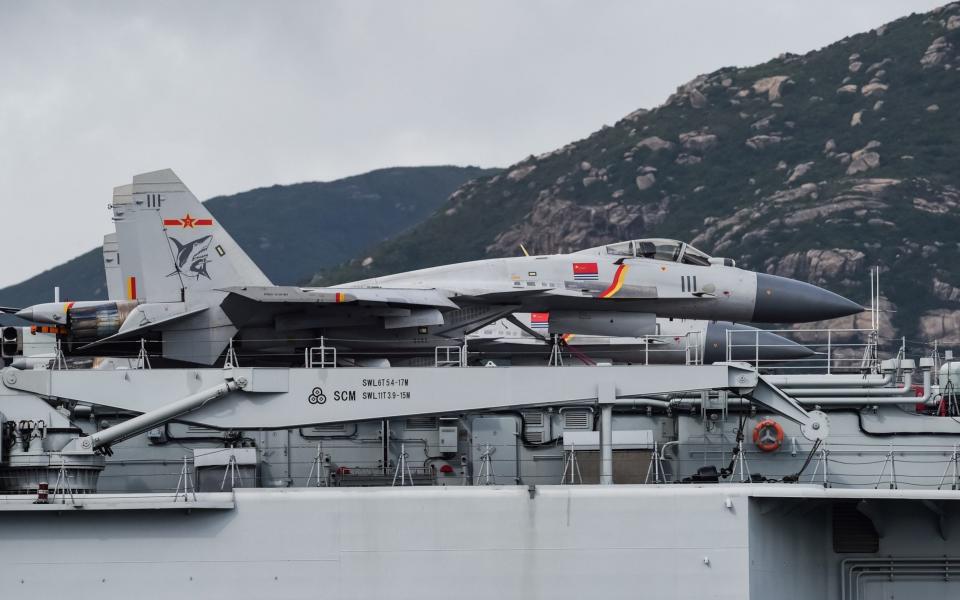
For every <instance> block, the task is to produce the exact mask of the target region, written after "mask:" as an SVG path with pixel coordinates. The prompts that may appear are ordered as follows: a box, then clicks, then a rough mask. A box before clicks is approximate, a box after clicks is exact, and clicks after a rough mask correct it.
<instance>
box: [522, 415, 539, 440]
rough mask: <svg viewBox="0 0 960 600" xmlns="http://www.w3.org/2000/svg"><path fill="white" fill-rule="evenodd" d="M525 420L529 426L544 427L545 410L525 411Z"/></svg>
mask: <svg viewBox="0 0 960 600" xmlns="http://www.w3.org/2000/svg"><path fill="white" fill-rule="evenodd" d="M523 422H524V423H525V424H526V426H527V428H528V429H529V428H530V427H543V412H542V411H539V410H538V411H531V412H524V413H523ZM527 437H529V436H527Z"/></svg>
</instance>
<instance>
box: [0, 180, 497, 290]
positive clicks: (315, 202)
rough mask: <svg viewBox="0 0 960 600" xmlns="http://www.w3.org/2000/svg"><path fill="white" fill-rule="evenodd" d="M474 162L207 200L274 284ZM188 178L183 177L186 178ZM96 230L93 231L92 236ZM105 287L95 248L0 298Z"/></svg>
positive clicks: (303, 271)
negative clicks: (54, 290)
mask: <svg viewBox="0 0 960 600" xmlns="http://www.w3.org/2000/svg"><path fill="white" fill-rule="evenodd" d="M495 172H496V171H495V170H491V169H487V170H484V169H479V168H476V167H412V168H393V169H381V170H378V171H372V172H370V173H365V174H363V175H357V176H355V177H347V178H345V179H339V180H336V181H331V182H312V183H298V184H295V185H274V186H272V187H266V188H260V189H255V190H250V191H249V192H243V193H241V194H234V195H232V196H218V197H216V198H212V199H210V200H208V201H207V203H206V204H207V207H208V208H209V209H210V212H211V213H213V215H214V216H215V217H216V218H218V219H220V221H221V222H222V223H223V225H224V226H225V227H226V228H227V230H228V231H229V232H230V234H231V235H232V236H233V237H234V238H235V239H236V240H237V243H239V244H240V246H242V247H243V249H244V250H246V251H247V252H248V253H249V254H250V256H251V257H252V258H253V259H254V261H256V262H257V264H258V265H260V268H262V269H263V271H264V272H265V273H266V274H267V275H268V276H269V277H270V278H271V279H272V280H273V281H274V282H275V283H278V284H296V283H303V282H304V281H305V280H308V279H309V278H310V277H311V275H312V274H313V273H314V271H315V270H316V269H317V268H318V267H325V266H328V265H336V264H338V263H340V262H342V261H344V260H348V259H350V258H352V257H354V256H356V255H357V254H358V253H359V252H360V251H361V250H362V249H364V248H365V247H367V246H369V245H371V244H374V243H376V242H379V241H382V240H385V239H388V238H390V237H392V236H394V235H396V234H398V233H399V232H401V231H403V230H404V229H406V228H408V227H410V226H412V225H415V224H416V223H419V222H421V221H422V220H423V219H424V218H426V217H427V216H428V215H430V214H431V213H433V212H434V211H435V210H436V209H437V207H438V206H440V205H441V204H442V203H443V202H444V201H445V200H446V199H447V197H448V196H449V195H450V193H451V192H452V191H454V190H455V189H457V187H458V186H460V185H461V184H463V183H464V182H465V181H467V180H469V179H472V178H474V177H480V176H484V175H489V174H492V173H495ZM188 185H189V182H188ZM96 238H97V235H94V234H91V238H90V241H91V243H93V242H95V241H96ZM55 285H59V286H60V288H61V292H62V297H63V298H64V299H71V300H78V299H100V298H105V297H106V294H107V291H106V290H107V288H106V281H105V279H104V274H103V262H102V258H101V250H100V248H99V247H98V248H96V249H95V250H91V251H90V252H87V253H86V254H83V255H81V256H78V257H77V258H75V259H73V260H71V261H69V262H67V263H64V264H62V265H59V266H57V267H54V268H53V269H50V270H49V271H45V272H43V273H41V274H40V275H37V276H36V277H33V278H31V279H29V280H27V281H24V282H23V283H20V284H17V285H14V286H11V287H8V288H6V289H3V290H0V305H3V306H28V305H30V304H34V303H37V302H45V301H49V300H51V299H52V297H53V287H54V286H55Z"/></svg>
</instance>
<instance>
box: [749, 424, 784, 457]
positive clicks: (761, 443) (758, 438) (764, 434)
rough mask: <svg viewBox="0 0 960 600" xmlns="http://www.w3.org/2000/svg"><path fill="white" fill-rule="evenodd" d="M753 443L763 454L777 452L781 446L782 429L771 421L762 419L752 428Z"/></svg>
mask: <svg viewBox="0 0 960 600" xmlns="http://www.w3.org/2000/svg"><path fill="white" fill-rule="evenodd" d="M753 443H754V445H756V447H757V448H760V449H761V450H763V451H764V452H774V451H775V450H779V449H780V446H781V445H782V444H783V427H781V426H780V423H777V422H776V421H774V420H773V419H764V420H762V421H760V422H759V423H757V426H756V427H754V428H753Z"/></svg>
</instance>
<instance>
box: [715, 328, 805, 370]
mask: <svg viewBox="0 0 960 600" xmlns="http://www.w3.org/2000/svg"><path fill="white" fill-rule="evenodd" d="M727 332H730V333H729V335H728V333H727ZM728 339H729V342H730V354H729V360H736V361H744V362H753V361H756V360H759V361H760V364H761V365H764V364H769V363H774V362H784V361H788V360H797V359H801V358H809V357H811V356H813V355H814V354H816V353H815V352H814V351H813V350H811V349H810V348H807V347H806V346H804V345H803V344H798V343H797V342H794V341H793V340H788V339H787V338H785V337H783V336H780V335H777V334H775V333H771V332H769V331H763V330H761V329H757V328H756V327H750V326H749V325H741V324H739V323H729V322H724V321H720V322H717V323H710V324H709V325H707V337H706V342H705V344H704V350H703V362H704V363H705V364H710V363H715V362H720V361H724V360H728V358H727V340H728Z"/></svg>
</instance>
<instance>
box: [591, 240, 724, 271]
mask: <svg viewBox="0 0 960 600" xmlns="http://www.w3.org/2000/svg"><path fill="white" fill-rule="evenodd" d="M604 250H605V252H606V253H607V254H610V255H613V256H625V257H635V258H652V259H655V260H666V261H670V262H678V263H683V264H686V265H698V266H701V267H708V266H710V256H709V255H707V254H704V253H703V252H701V251H699V250H697V249H696V248H694V247H693V246H691V245H690V244H686V243H684V242H680V241H677V240H668V239H663V238H648V239H643V240H630V241H629V242H619V243H617V244H610V245H609V246H606V247H605V248H604Z"/></svg>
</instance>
